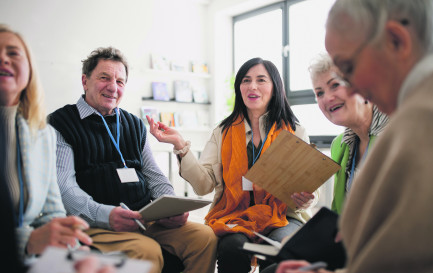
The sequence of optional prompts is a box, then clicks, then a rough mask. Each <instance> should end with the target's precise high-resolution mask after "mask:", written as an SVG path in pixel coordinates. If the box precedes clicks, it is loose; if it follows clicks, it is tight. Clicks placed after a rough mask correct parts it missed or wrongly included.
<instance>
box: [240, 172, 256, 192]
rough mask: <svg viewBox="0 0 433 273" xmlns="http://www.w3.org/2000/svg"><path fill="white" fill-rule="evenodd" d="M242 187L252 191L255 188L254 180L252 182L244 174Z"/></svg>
mask: <svg viewBox="0 0 433 273" xmlns="http://www.w3.org/2000/svg"><path fill="white" fill-rule="evenodd" d="M242 189H243V190H244V191H252V190H253V182H251V181H250V180H248V179H246V178H245V177H243V176H242Z"/></svg>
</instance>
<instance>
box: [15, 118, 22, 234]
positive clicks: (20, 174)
mask: <svg viewBox="0 0 433 273" xmlns="http://www.w3.org/2000/svg"><path fill="white" fill-rule="evenodd" d="M15 132H16V138H17V168H18V180H19V182H20V201H19V213H18V219H17V221H16V226H17V227H22V225H23V215H24V181H23V175H22V173H21V149H20V139H19V133H18V120H16V122H15Z"/></svg>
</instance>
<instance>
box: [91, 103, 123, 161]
mask: <svg viewBox="0 0 433 273" xmlns="http://www.w3.org/2000/svg"><path fill="white" fill-rule="evenodd" d="M114 110H115V112H116V127H117V136H116V138H117V141H116V140H114V137H113V134H112V133H111V131H110V128H109V127H108V124H107V122H106V121H105V119H104V117H103V116H102V115H101V114H100V113H99V112H96V113H97V114H98V115H99V116H100V117H101V118H102V121H103V122H104V125H105V128H106V129H107V132H108V135H109V136H110V138H111V141H112V142H113V144H114V147H116V150H117V152H118V153H119V155H120V158H121V159H122V162H123V165H124V166H125V168H128V167H126V162H125V159H123V155H122V152H120V145H119V144H120V142H119V140H120V125H119V110H118V108H115V109H114Z"/></svg>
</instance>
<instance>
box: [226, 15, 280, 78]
mask: <svg viewBox="0 0 433 273" xmlns="http://www.w3.org/2000/svg"><path fill="white" fill-rule="evenodd" d="M282 25H283V23H282V10H281V9H276V10H273V11H269V12H265V13H262V14H259V15H256V16H252V17H250V18H247V19H244V20H240V21H237V22H235V25H234V56H235V60H234V65H235V73H236V72H237V71H238V69H239V67H240V66H241V65H242V64H243V63H245V62H246V61H248V60H249V59H251V58H254V57H261V58H263V59H265V60H269V61H271V62H273V63H274V64H275V65H276V66H277V68H278V70H279V71H280V73H282V71H283V70H282V54H281V47H282V44H283V40H282V39H283V30H282Z"/></svg>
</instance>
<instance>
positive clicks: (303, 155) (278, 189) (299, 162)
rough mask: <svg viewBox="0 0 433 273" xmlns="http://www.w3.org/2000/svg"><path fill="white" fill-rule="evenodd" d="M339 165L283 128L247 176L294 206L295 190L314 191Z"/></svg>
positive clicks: (290, 205) (293, 207)
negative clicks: (293, 196)
mask: <svg viewBox="0 0 433 273" xmlns="http://www.w3.org/2000/svg"><path fill="white" fill-rule="evenodd" d="M339 169H340V165H338V164H337V163H336V162H335V161H334V160H332V159H331V158H329V157H328V156H326V155H325V154H323V153H322V152H320V151H319V150H317V149H315V148H313V147H312V146H310V145H309V144H308V143H306V142H305V141H303V140H302V139H300V138H298V137H297V136H295V135H293V134H291V133H290V132H288V131H282V132H281V133H280V134H279V135H278V137H277V138H276V139H275V140H274V142H272V144H271V145H270V146H269V148H268V149H267V150H266V151H265V152H264V153H262V155H261V156H260V158H259V160H257V162H256V163H255V164H254V165H253V167H251V169H250V170H249V171H248V172H247V173H246V175H245V178H247V179H248V180H250V181H251V182H253V183H254V184H257V185H258V186H260V187H262V188H263V189H265V190H266V191H267V192H269V193H271V194H272V195H274V196H275V197H277V198H278V199H280V200H281V201H283V202H284V203H286V204H287V205H288V206H289V207H291V208H292V209H295V207H296V205H295V203H294V202H293V201H292V198H290V196H291V195H292V194H293V193H295V192H303V191H305V192H310V193H312V192H314V191H315V190H316V189H318V188H319V187H320V186H321V185H322V184H323V183H325V182H326V180H328V179H329V178H330V177H331V176H332V175H333V174H334V173H336V172H337V171H338V170H339Z"/></svg>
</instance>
